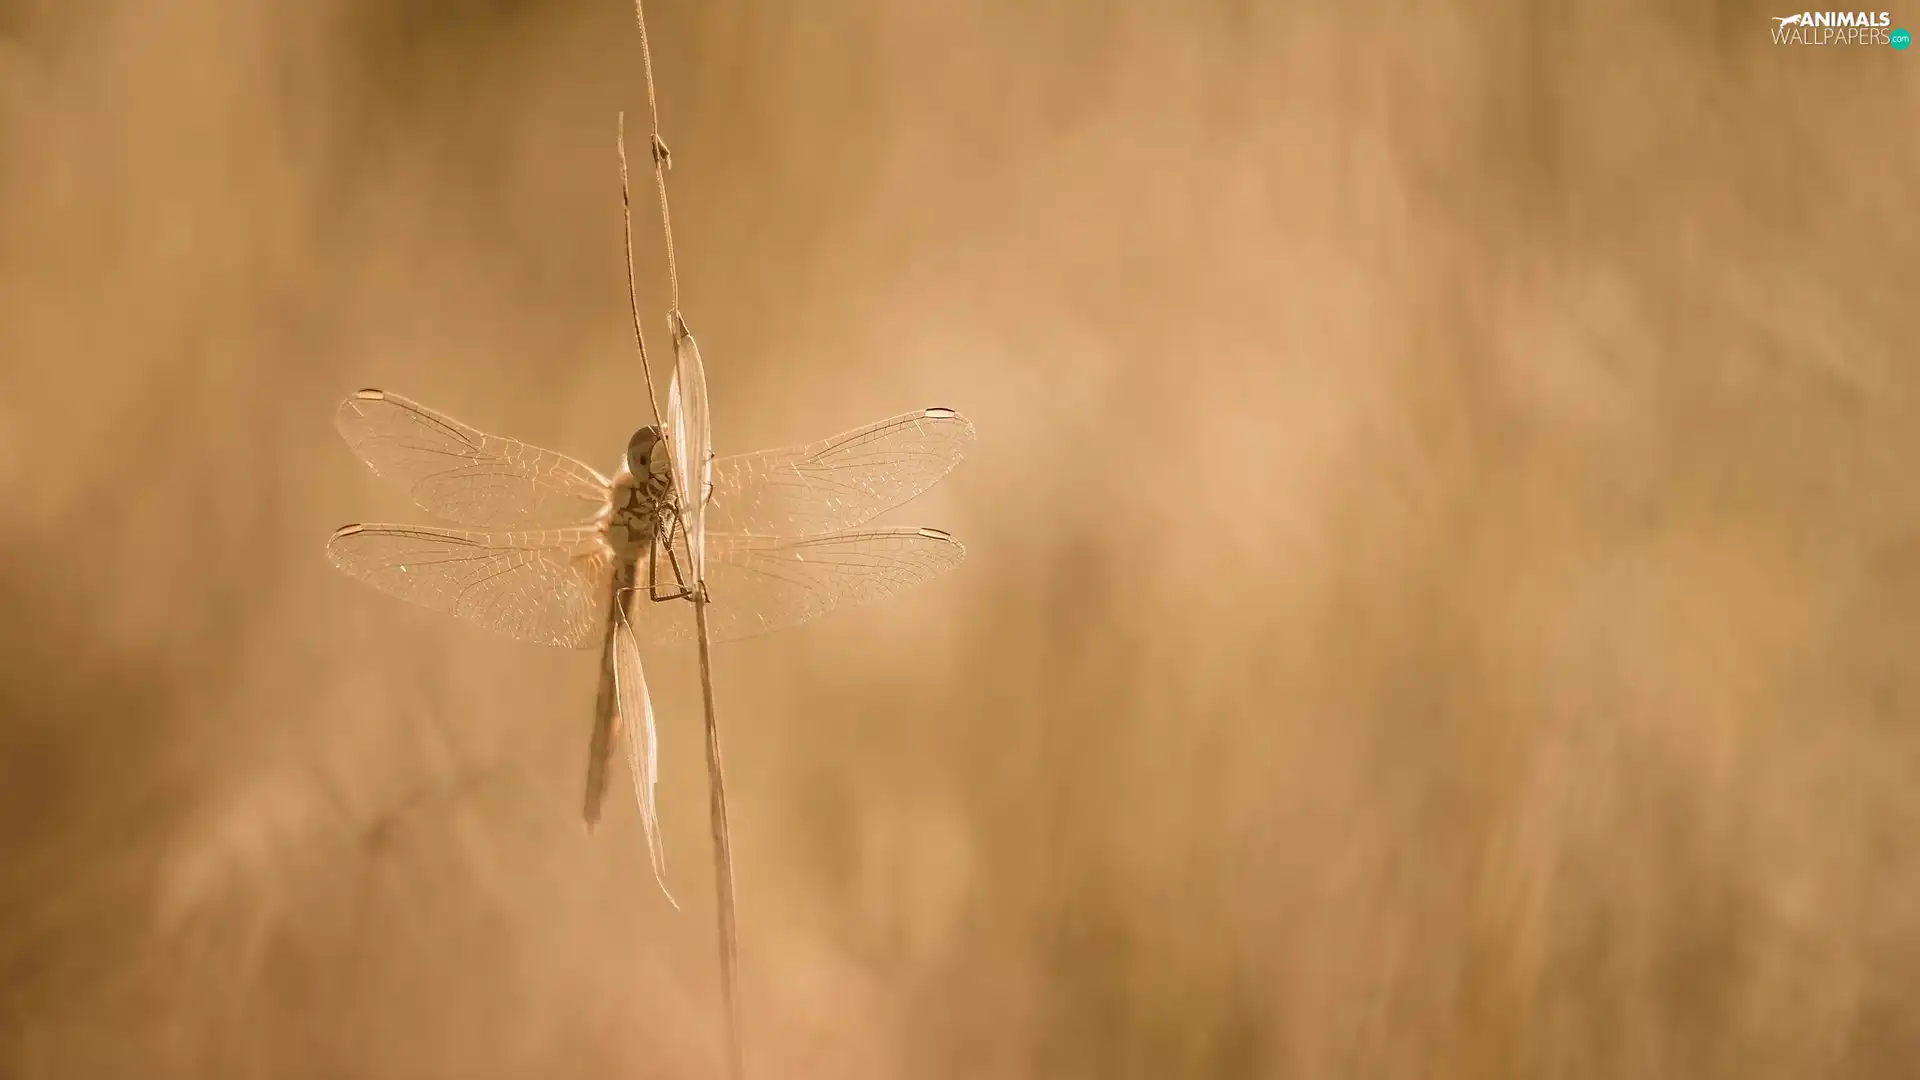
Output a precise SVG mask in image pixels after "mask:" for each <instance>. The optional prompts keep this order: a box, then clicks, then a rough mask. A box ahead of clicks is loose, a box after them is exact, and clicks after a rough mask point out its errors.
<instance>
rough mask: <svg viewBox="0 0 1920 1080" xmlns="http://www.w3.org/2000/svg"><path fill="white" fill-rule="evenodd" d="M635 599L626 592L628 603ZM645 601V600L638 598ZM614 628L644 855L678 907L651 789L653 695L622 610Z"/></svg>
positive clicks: (655, 761)
mask: <svg viewBox="0 0 1920 1080" xmlns="http://www.w3.org/2000/svg"><path fill="white" fill-rule="evenodd" d="M637 599H638V598H637V597H635V596H633V594H631V593H630V594H628V601H629V603H631V602H633V601H634V600H637ZM640 602H642V603H644V602H645V601H640ZM618 618H619V620H620V621H619V625H618V626H616V627H615V629H614V639H613V647H614V669H613V671H614V682H615V684H616V685H617V686H618V687H619V694H620V728H621V731H622V733H623V734H624V735H625V736H626V743H627V772H628V773H629V775H631V776H632V777H633V795H634V801H635V802H636V803H638V804H639V807H640V825H641V828H642V829H643V830H644V831H645V832H646V834H647V854H648V856H649V857H650V858H651V859H652V861H653V879H654V881H656V882H658V883H659V885H660V891H661V892H663V893H666V896H667V902H668V903H670V904H673V906H674V907H676V908H677V907H679V906H680V905H679V903H678V902H677V901H675V900H674V898H673V893H672V892H670V891H668V889H667V854H666V848H665V847H664V846H663V845H662V843H661V838H660V810H659V806H658V804H657V803H656V802H655V800H654V788H655V785H657V784H658V783H659V780H660V761H659V754H658V752H657V749H656V748H657V746H658V742H657V735H656V732H655V729H654V725H653V697H652V695H650V694H648V693H647V676H646V672H644V671H643V670H641V667H640V645H639V643H638V642H637V641H635V640H634V636H633V624H632V623H631V622H629V621H628V620H627V616H626V612H625V611H624V610H623V611H622V612H621V613H620V615H619V616H618Z"/></svg>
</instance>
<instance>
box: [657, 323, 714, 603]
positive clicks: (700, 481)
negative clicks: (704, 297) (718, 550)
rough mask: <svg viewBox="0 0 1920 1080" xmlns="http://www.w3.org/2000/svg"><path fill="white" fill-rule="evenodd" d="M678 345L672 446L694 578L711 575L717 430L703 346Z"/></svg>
mask: <svg viewBox="0 0 1920 1080" xmlns="http://www.w3.org/2000/svg"><path fill="white" fill-rule="evenodd" d="M682 331H683V332H682V333H680V334H678V335H676V336H675V338H674V342H673V381H672V382H671V383H669V384H668V386H667V422H668V424H669V425H670V430H671V431H672V435H671V441H670V442H669V444H668V448H669V450H670V451H671V452H672V454H673V479H674V485H675V487H676V488H677V489H678V493H679V496H680V512H681V514H682V515H683V516H684V517H685V518H686V526H687V532H686V535H687V547H688V558H689V559H691V562H690V563H689V564H688V565H690V566H691V567H692V571H691V573H692V577H693V579H694V580H695V581H698V580H700V578H701V577H702V575H704V574H705V572H706V537H707V513H706V511H707V502H708V500H709V499H710V498H712V495H713V475H712V470H713V429H712V427H711V423H712V421H711V419H710V416H709V413H708V411H707V369H706V367H705V366H704V365H702V364H701V362H700V346H699V345H697V344H695V343H694V340H693V335H692V334H689V333H685V332H684V327H682Z"/></svg>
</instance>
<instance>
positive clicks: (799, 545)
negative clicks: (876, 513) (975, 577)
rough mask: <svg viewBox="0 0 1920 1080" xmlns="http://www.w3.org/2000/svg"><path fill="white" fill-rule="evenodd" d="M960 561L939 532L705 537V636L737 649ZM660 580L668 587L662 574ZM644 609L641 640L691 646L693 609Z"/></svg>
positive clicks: (962, 553) (675, 605)
mask: <svg viewBox="0 0 1920 1080" xmlns="http://www.w3.org/2000/svg"><path fill="white" fill-rule="evenodd" d="M682 550H684V549H682ZM965 557H966V549H965V548H963V547H961V546H960V544H959V542H958V541H956V540H954V538H953V537H951V536H949V535H947V534H946V533H944V532H941V531H940V530H938V529H911V528H907V529H858V530H852V531H848V532H838V533H828V534H826V535H824V536H806V537H771V536H743V535H738V534H730V533H716V534H714V535H710V536H708V537H707V591H708V594H709V596H710V597H711V602H710V603H709V604H708V605H707V627H708V632H709V633H710V634H712V636H713V640H714V641H717V642H718V641H737V640H739V639H741V638H749V637H754V636H757V635H759V634H766V633H771V632H773V631H775V630H784V629H786V628H788V627H792V626H798V625H800V624H801V623H804V622H807V621H809V620H811V619H816V618H818V617H820V616H822V615H825V614H826V613H828V612H830V611H835V610H838V609H840V608H847V607H854V606H856V605H859V604H865V603H870V602H872V601H874V600H878V599H881V598H882V597H886V596H890V595H892V594H893V593H896V592H900V591H901V590H903V589H909V588H912V587H913V586H915V585H919V584H922V583H924V582H928V581H931V580H933V579H934V578H936V577H939V576H940V575H941V574H944V573H946V572H947V571H948V570H951V569H953V568H954V567H956V566H958V565H960V562H961V560H962V559H964V558H965ZM660 580H661V582H662V583H663V584H665V583H667V582H670V581H671V580H672V575H671V573H670V572H668V571H667V570H666V569H665V568H664V567H663V568H662V569H661V572H660ZM640 595H641V596H645V595H646V592H645V590H644V589H643V590H642V591H641V593H640ZM645 606H646V607H648V608H650V609H651V610H647V611H642V612H638V613H637V614H636V618H637V619H638V620H639V626H638V627H637V629H638V630H639V631H640V634H641V636H642V637H643V639H645V640H648V641H651V642H653V643H656V644H662V645H685V644H688V643H691V642H692V641H694V640H695V638H694V620H693V612H692V610H691V607H692V605H690V604H688V603H686V602H685V601H670V602H666V603H659V604H648V605H645Z"/></svg>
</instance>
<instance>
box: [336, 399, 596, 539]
mask: <svg viewBox="0 0 1920 1080" xmlns="http://www.w3.org/2000/svg"><path fill="white" fill-rule="evenodd" d="M334 425H335V426H336V427H338V428H339V429H340V435H341V437H342V438H344V439H346V440H347V445H348V446H350V447H352V448H353V452H354V453H356V454H358V455H360V458H361V460H363V461H365V462H366V463H367V466H368V467H369V468H371V469H372V470H373V471H374V472H375V473H377V474H378V475H380V476H383V477H385V478H387V479H389V480H392V481H394V482H395V483H397V484H399V485H400V486H401V487H403V488H405V489H406V492H407V495H408V496H409V497H410V498H412V499H413V501H414V504H415V505H417V506H419V507H420V508H421V509H422V510H425V511H426V512H428V513H430V514H433V515H435V516H437V517H442V518H445V519H447V520H448V521H454V522H458V523H460V524H462V525H471V526H474V527H477V528H482V529H497V528H516V527H522V526H529V525H579V524H585V523H586V522H589V521H592V520H593V518H594V515H596V514H598V513H599V512H600V508H601V507H602V506H604V505H605V504H606V501H607V478H606V477H604V476H601V475H600V474H599V473H598V472H596V471H594V470H593V469H592V468H590V467H589V466H587V465H584V464H582V463H581V462H578V461H575V460H574V459H573V458H570V457H568V456H566V455H565V454H560V453H556V452H554V451H552V450H542V449H540V448H539V447H537V446H528V445H527V444H526V443H523V442H519V441H517V440H515V439H506V438H502V437H500V436H498V435H488V434H487V433H486V432H483V431H477V430H475V429H473V428H471V427H468V426H467V425H465V424H463V423H461V422H460V421H458V420H455V419H453V418H452V417H450V416H446V415H443V414H441V413H437V412H435V411H433V410H432V409H429V408H427V407H426V406H424V405H421V404H419V403H418V402H414V401H409V400H407V399H406V398H404V397H401V396H400V395H398V394H390V393H387V392H385V391H383V390H362V391H360V392H359V393H357V394H355V395H353V396H352V397H350V398H348V399H347V400H345V401H343V402H341V403H340V411H339V413H338V414H336V416H335V417H334Z"/></svg>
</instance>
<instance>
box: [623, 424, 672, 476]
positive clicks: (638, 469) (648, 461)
mask: <svg viewBox="0 0 1920 1080" xmlns="http://www.w3.org/2000/svg"><path fill="white" fill-rule="evenodd" d="M663 450H664V445H663V444H662V442H661V439H660V429H659V428H657V427H643V428H641V429H640V430H639V431H636V432H634V433H633V438H631V439H629V440H627V471H628V472H631V473H633V474H634V475H635V476H645V475H646V474H647V473H648V472H649V471H651V470H652V468H653V458H654V455H656V454H659V453H661V452H662V451H663Z"/></svg>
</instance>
